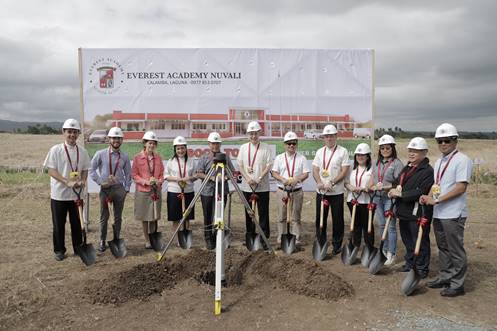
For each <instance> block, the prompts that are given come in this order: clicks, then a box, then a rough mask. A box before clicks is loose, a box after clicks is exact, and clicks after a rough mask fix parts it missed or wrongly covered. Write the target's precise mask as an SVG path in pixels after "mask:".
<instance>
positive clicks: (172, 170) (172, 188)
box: [164, 157, 195, 193]
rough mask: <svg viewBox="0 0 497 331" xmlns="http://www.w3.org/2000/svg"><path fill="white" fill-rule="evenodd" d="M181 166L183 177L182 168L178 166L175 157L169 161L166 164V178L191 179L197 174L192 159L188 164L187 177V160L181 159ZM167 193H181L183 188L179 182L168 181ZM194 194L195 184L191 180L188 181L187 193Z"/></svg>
mask: <svg viewBox="0 0 497 331" xmlns="http://www.w3.org/2000/svg"><path fill="white" fill-rule="evenodd" d="M179 164H180V166H181V175H180V168H179V166H178V159H176V158H175V157H173V158H171V159H169V160H168V161H167V164H166V169H165V170H164V178H165V177H168V176H172V177H185V176H186V177H190V176H193V174H194V173H195V161H194V160H193V159H191V158H189V159H188V161H187V162H186V175H185V173H184V172H185V158H184V157H180V158H179ZM167 191H168V192H173V193H181V187H180V186H179V184H178V182H175V181H170V182H169V181H168V182H167ZM190 192H193V182H192V181H191V180H188V181H186V186H185V193H190Z"/></svg>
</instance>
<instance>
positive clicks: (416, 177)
mask: <svg viewBox="0 0 497 331" xmlns="http://www.w3.org/2000/svg"><path fill="white" fill-rule="evenodd" d="M410 169H411V167H410V166H409V164H408V165H406V166H405V167H404V168H403V169H402V171H401V172H400V174H399V176H398V177H397V178H395V179H394V181H393V187H396V186H397V185H399V184H400V179H401V177H402V174H403V173H407V172H408V171H409V170H410ZM404 176H405V175H404ZM433 183H434V180H433V168H432V166H431V165H430V160H428V158H425V159H424V160H423V161H421V163H420V164H419V165H418V167H417V169H416V170H415V171H414V173H412V174H411V175H410V176H409V177H407V178H406V179H404V184H403V185H402V197H401V198H397V199H396V202H395V205H396V206H397V212H396V214H397V217H398V218H400V219H401V220H407V221H416V220H417V219H418V217H420V216H421V209H422V208H421V205H418V210H417V213H416V215H413V211H414V208H415V206H416V202H418V201H419V197H420V196H421V195H423V194H428V193H429V192H430V190H431V186H432V185H433ZM424 209H425V217H426V218H428V219H429V220H431V217H432V215H433V207H432V206H425V208H424Z"/></svg>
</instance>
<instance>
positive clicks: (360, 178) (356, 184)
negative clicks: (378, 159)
mask: <svg viewBox="0 0 497 331" xmlns="http://www.w3.org/2000/svg"><path fill="white" fill-rule="evenodd" d="M365 172H366V168H364V170H363V171H362V174H361V177H359V183H358V182H357V175H358V174H359V167H357V169H356V171H355V187H361V182H362V176H363V175H364V173H365Z"/></svg>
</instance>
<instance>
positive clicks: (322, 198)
mask: <svg viewBox="0 0 497 331" xmlns="http://www.w3.org/2000/svg"><path fill="white" fill-rule="evenodd" d="M323 218H324V195H322V196H321V210H320V212H319V228H320V229H323Z"/></svg>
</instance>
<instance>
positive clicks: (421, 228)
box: [414, 225, 423, 255]
mask: <svg viewBox="0 0 497 331" xmlns="http://www.w3.org/2000/svg"><path fill="white" fill-rule="evenodd" d="M422 237H423V226H421V225H420V226H419V228H418V239H417V240H416V248H415V249H414V255H419V248H420V247H421V238H422Z"/></svg>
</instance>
